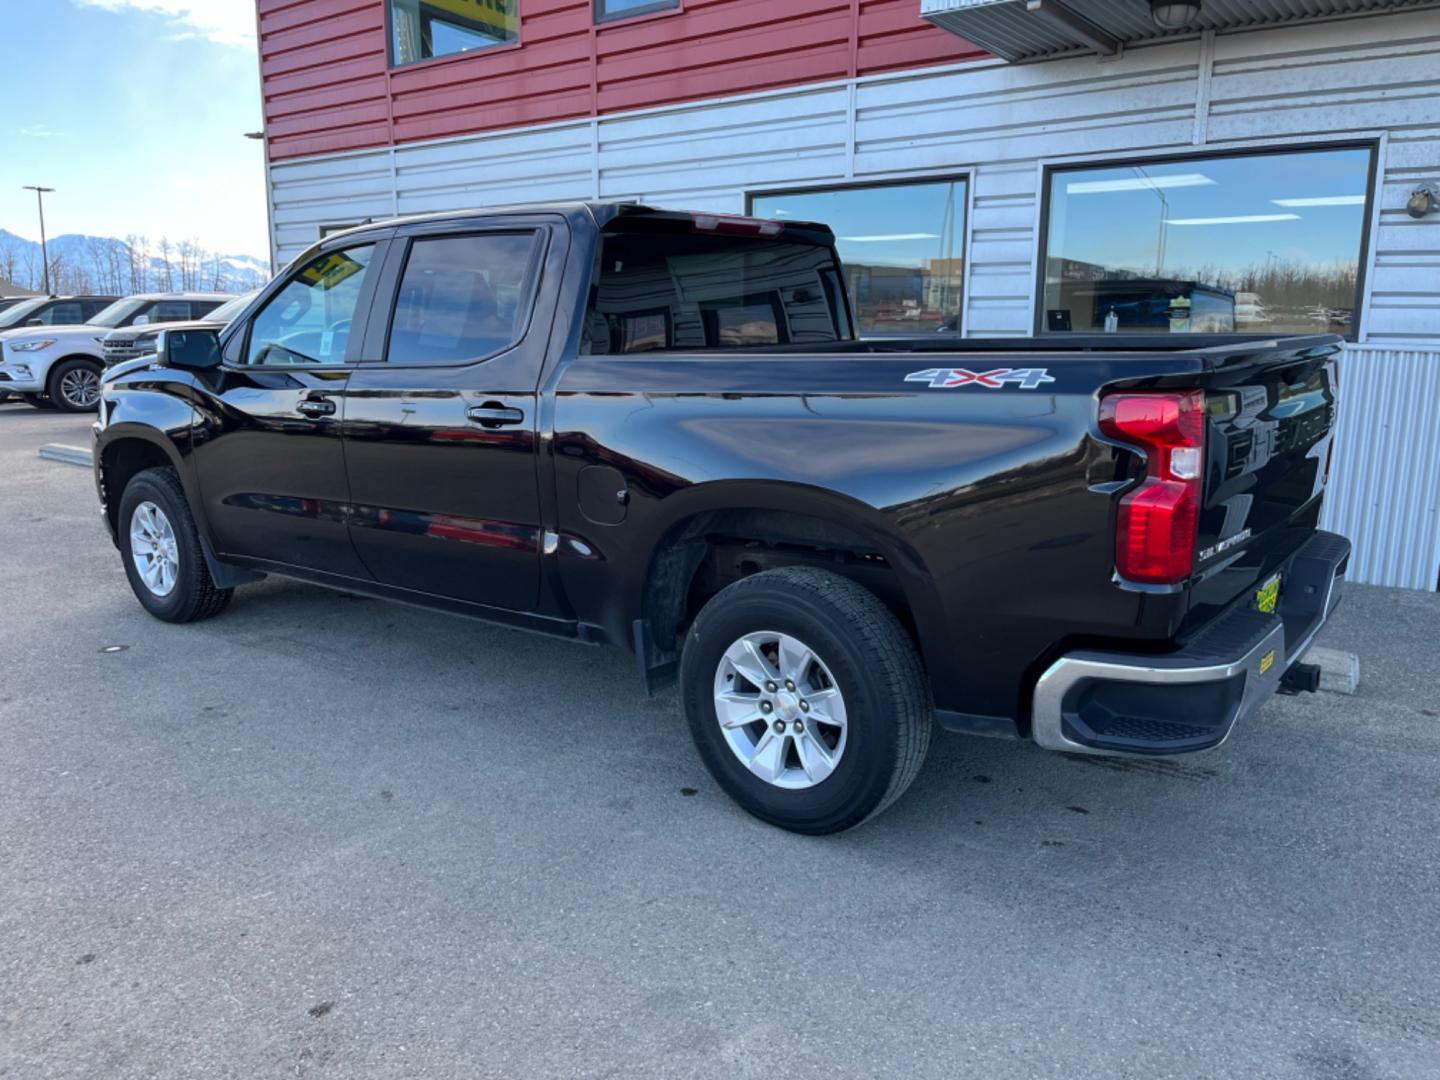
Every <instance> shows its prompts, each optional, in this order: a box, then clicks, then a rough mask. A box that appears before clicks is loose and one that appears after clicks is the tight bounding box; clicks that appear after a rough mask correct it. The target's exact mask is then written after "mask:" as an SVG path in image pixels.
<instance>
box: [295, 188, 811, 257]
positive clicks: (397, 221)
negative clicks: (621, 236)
mask: <svg viewBox="0 0 1440 1080" xmlns="http://www.w3.org/2000/svg"><path fill="white" fill-rule="evenodd" d="M524 213H536V214H542V213H550V214H561V215H563V216H564V217H566V218H569V219H571V221H572V222H573V221H576V220H579V221H585V220H588V221H590V222H593V223H594V224H595V225H596V226H598V227H599V228H601V229H604V228H606V227H607V226H609V225H611V224H612V223H614V222H615V221H617V220H619V219H622V218H623V219H628V220H645V221H655V222H674V223H677V224H679V223H682V222H685V223H691V224H693V223H694V222H696V221H697V220H702V219H709V220H716V221H719V222H735V223H742V222H761V221H772V220H774V222H775V224H778V225H782V226H783V227H784V229H785V231H786V232H787V233H791V234H792V235H793V234H797V233H798V234H800V236H801V238H802V239H804V240H805V241H807V242H810V243H825V244H833V243H834V241H835V235H834V233H833V232H831V230H830V226H828V225H824V224H822V223H820V222H817V221H795V220H792V219H790V218H786V219H785V220H784V221H779V220H775V219H768V218H755V217H749V216H747V215H744V214H730V213H724V212H721V211H712V210H670V209H663V208H660V207H654V206H647V205H646V204H644V203H638V202H616V201H606V200H569V201H567V200H560V201H556V202H534V203H510V204H506V205H503V206H477V207H473V208H470V209H466V210H439V211H434V212H432V213H427V214H404V215H401V216H399V217H390V218H376V219H374V220H372V221H367V222H364V223H362V224H360V225H356V226H354V227H353V228H350V229H342V230H340V231H338V232H333V233H330V234H329V235H328V236H326V237H325V238H324V239H323V240H322V241H320V243H323V244H326V245H328V244H329V243H330V242H331V241H333V240H334V239H335V238H336V237H348V236H356V235H361V234H364V233H366V232H369V231H371V230H378V229H387V228H393V227H394V226H396V225H413V224H415V223H416V222H441V221H457V222H463V221H467V220H470V219H474V218H486V217H492V216H495V215H497V214H524ZM312 246H314V245H312ZM307 250H309V249H307Z"/></svg>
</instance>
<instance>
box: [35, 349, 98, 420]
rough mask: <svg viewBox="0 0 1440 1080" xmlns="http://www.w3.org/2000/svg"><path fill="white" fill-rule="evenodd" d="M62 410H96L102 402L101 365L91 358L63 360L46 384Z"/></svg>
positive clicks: (56, 405) (53, 399)
mask: <svg viewBox="0 0 1440 1080" xmlns="http://www.w3.org/2000/svg"><path fill="white" fill-rule="evenodd" d="M45 388H46V391H47V392H48V396H49V398H50V400H51V401H52V402H53V403H54V405H55V407H56V408H57V409H59V410H60V411H61V412H94V411H95V409H96V407H97V406H98V405H99V404H100V365H99V364H97V363H94V362H93V361H90V360H62V361H60V363H58V364H56V365H55V367H54V368H52V369H51V371H50V378H49V380H48V381H47V382H46V384H45Z"/></svg>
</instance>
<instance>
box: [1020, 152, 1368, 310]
mask: <svg viewBox="0 0 1440 1080" xmlns="http://www.w3.org/2000/svg"><path fill="white" fill-rule="evenodd" d="M1370 155H1371V151H1370V149H1369V148H1364V147H1361V148H1350V149H1340V150H1319V151H1301V152H1295V153H1276V154H1256V155H1250V156H1227V157H1215V158H1204V159H1197V158H1187V159H1185V160H1184V161H1175V162H1147V163H1145V164H1139V165H1123V166H1106V167H1100V168H1083V169H1065V170H1057V171H1056V172H1054V173H1052V174H1051V176H1050V189H1049V204H1048V208H1049V228H1048V231H1047V237H1046V257H1045V300H1044V309H1043V311H1042V323H1041V325H1042V327H1043V329H1045V330H1049V331H1058V332H1064V331H1071V330H1073V331H1079V332H1086V333H1093V332H1106V331H1111V332H1119V333H1124V332H1132V333H1185V332H1190V333H1225V332H1230V331H1238V332H1242V333H1244V332H1251V333H1257V332H1258V333H1269V332H1272V331H1273V332H1279V333H1303V332H1315V331H1333V332H1336V333H1344V334H1348V333H1350V332H1351V331H1352V329H1353V325H1354V321H1355V308H1356V290H1357V284H1358V279H1359V267H1360V250H1361V242H1362V237H1363V235H1364V227H1365V222H1364V215H1365V205H1366V199H1367V192H1368V184H1369V174H1370Z"/></svg>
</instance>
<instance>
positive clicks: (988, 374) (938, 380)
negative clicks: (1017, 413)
mask: <svg viewBox="0 0 1440 1080" xmlns="http://www.w3.org/2000/svg"><path fill="white" fill-rule="evenodd" d="M905 381H906V382H922V383H929V384H930V388H931V389H932V390H949V389H951V388H952V387H956V386H983V387H985V388H986V389H987V390H999V389H1000V388H1001V387H1003V386H1005V385H1007V384H1014V385H1015V386H1018V387H1019V388H1020V389H1021V390H1038V389H1039V388H1040V387H1041V386H1043V385H1044V384H1045V383H1053V382H1054V381H1055V380H1054V379H1053V378H1052V377H1051V375H1050V372H1049V370H1048V369H1047V368H1043V367H1040V368H1008V367H1002V368H995V369H993V370H991V371H967V370H966V369H965V368H929V369H927V370H925V371H912V372H911V373H910V374H909V375H906V376H905Z"/></svg>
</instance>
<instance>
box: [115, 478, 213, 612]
mask: <svg viewBox="0 0 1440 1080" xmlns="http://www.w3.org/2000/svg"><path fill="white" fill-rule="evenodd" d="M157 511H158V514H157ZM137 514H138V515H139V517H138V518H137ZM161 526H164V527H168V534H169V537H170V540H169V541H168V542H166V541H164V539H163V534H164V533H165V532H166V528H164V527H161ZM118 532H119V538H120V555H121V558H122V559H124V562H125V575H126V577H128V578H129V579H130V588H131V589H132V590H134V592H135V597H136V599H138V600H139V601H140V604H141V606H142V607H144V609H145V610H146V611H148V612H149V613H150V614H151V615H154V616H155V617H156V618H157V619H162V620H164V621H165V622H172V623H188V622H196V621H198V620H200V619H208V618H210V617H211V616H212V615H218V614H220V612H222V611H224V610H225V607H226V605H228V604H229V603H230V597H231V596H232V595H233V594H234V592H235V590H234V589H219V588H216V587H215V582H214V580H213V579H211V577H210V569H209V567H208V566H206V564H205V555H204V552H203V551H202V549H201V547H200V534H199V533H198V532H197V531H196V529H195V519H194V517H192V516H191V514H190V506H189V504H188V503H187V502H186V501H185V490H184V488H182V487H181V486H180V477H179V476H178V475H176V472H175V470H174V469H170V468H163V469H146V470H144V471H143V472H139V473H136V474H135V476H134V477H132V478H131V480H130V483H128V484H127V485H126V486H125V493H124V494H123V495H122V496H121V497H120V516H119V528H118ZM140 534H147V535H148V536H151V537H155V536H160V539H159V540H158V541H157V542H154V543H152V542H151V541H149V540H145V541H144V542H145V543H146V544H147V545H148V546H149V547H150V550H151V551H158V550H165V551H168V552H170V553H172V554H173V556H174V560H173V570H172V572H171V573H170V574H169V575H168V576H167V575H165V574H164V573H163V571H159V572H158V573H157V570H156V568H155V565H154V563H155V560H154V559H153V557H152V556H150V555H147V554H146V553H145V551H144V550H143V549H142V551H141V553H140V555H139V556H138V557H137V554H136V552H135V550H134V546H133V545H134V544H136V543H139V542H141V540H142V539H143V537H142V536H141V535H140ZM161 561H162V562H163V561H164V560H161ZM142 564H143V565H144V566H145V567H148V568H149V575H148V580H147V571H146V570H145V569H142ZM167 585H168V588H167Z"/></svg>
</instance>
